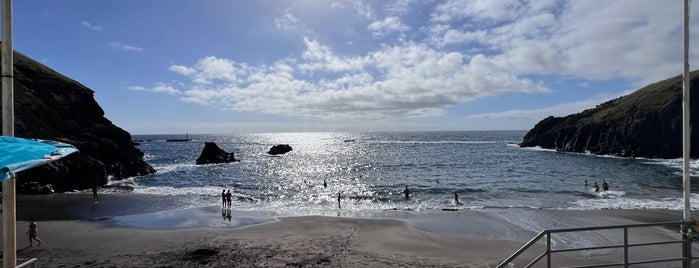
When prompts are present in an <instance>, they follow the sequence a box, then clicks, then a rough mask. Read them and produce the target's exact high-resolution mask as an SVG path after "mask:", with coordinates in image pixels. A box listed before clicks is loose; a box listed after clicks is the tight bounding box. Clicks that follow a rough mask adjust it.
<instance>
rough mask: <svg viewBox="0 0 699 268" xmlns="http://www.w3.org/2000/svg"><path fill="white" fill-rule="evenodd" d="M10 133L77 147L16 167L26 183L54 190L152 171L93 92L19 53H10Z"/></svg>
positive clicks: (89, 185) (128, 135) (126, 133)
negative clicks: (38, 162)
mask: <svg viewBox="0 0 699 268" xmlns="http://www.w3.org/2000/svg"><path fill="white" fill-rule="evenodd" d="M14 67H15V70H14V76H15V80H14V81H15V82H14V100H15V105H14V107H15V109H14V111H15V136H17V137H23V138H38V139H47V140H56V141H61V142H65V143H69V144H72V145H74V146H75V147H77V148H78V149H79V150H80V152H78V153H74V154H71V155H69V156H67V157H65V158H63V159H61V160H58V161H55V162H52V163H50V164H47V165H43V166H40V167H37V168H33V169H30V170H26V171H22V172H19V173H18V175H17V179H18V185H19V184H20V183H25V182H38V183H39V184H52V185H53V188H54V189H55V190H56V191H59V192H60V191H67V190H73V189H87V188H90V187H92V185H94V184H95V183H97V184H99V185H104V184H105V183H107V176H110V177H111V178H112V179H114V180H119V179H122V178H126V177H131V176H139V175H146V174H151V173H154V172H155V169H153V168H152V167H151V166H150V165H148V164H147V163H146V162H145V161H144V160H143V152H141V151H140V150H139V149H138V148H136V147H135V146H134V145H133V143H132V142H131V135H130V134H129V133H128V132H126V131H124V130H123V129H121V128H119V127H117V126H115V125H114V124H112V122H111V121H109V120H108V119H107V118H105V117H104V111H103V110H102V108H101V107H100V106H99V104H97V102H96V101H95V99H94V96H93V95H94V91H92V90H91V89H89V88H87V87H85V86H83V85H82V84H80V83H78V82H77V81H75V80H73V79H70V78H68V77H66V76H64V75H62V74H60V73H58V72H56V71H54V70H52V69H50V68H48V67H46V66H44V65H43V64H41V63H39V62H36V61H34V60H32V59H30V58H29V57H27V56H25V55H22V54H21V53H18V52H15V53H14Z"/></svg>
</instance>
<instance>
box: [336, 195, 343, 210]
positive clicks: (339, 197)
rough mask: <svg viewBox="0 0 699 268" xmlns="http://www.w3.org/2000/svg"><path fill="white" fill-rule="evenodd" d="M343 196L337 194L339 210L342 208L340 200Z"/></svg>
mask: <svg viewBox="0 0 699 268" xmlns="http://www.w3.org/2000/svg"><path fill="white" fill-rule="evenodd" d="M341 198H342V196H341V195H340V192H337V208H342V205H340V199H341Z"/></svg>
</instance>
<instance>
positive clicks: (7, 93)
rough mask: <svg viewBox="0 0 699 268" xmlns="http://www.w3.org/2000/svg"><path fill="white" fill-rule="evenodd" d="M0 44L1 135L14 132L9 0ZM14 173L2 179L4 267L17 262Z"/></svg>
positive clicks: (4, 1) (13, 265) (4, 13)
mask: <svg viewBox="0 0 699 268" xmlns="http://www.w3.org/2000/svg"><path fill="white" fill-rule="evenodd" d="M0 8H1V9H2V13H1V14H0V15H2V18H0V19H2V26H1V27H2V28H1V29H2V45H0V53H1V54H0V56H1V57H2V58H1V59H0V61H1V63H0V64H1V65H0V69H1V70H0V73H1V75H2V77H1V80H0V82H1V83H2V135H4V136H14V135H15V118H14V114H15V111H14V96H13V95H14V93H13V91H14V77H13V74H14V66H13V61H14V60H13V58H12V57H13V55H12V50H13V49H12V0H2V6H1V7H0ZM15 208H16V207H15V174H14V173H13V174H10V178H9V179H7V180H4V181H3V182H2V255H3V256H2V257H3V258H2V259H3V267H5V268H8V267H15V266H16V265H17V226H16V217H17V214H16V212H15Z"/></svg>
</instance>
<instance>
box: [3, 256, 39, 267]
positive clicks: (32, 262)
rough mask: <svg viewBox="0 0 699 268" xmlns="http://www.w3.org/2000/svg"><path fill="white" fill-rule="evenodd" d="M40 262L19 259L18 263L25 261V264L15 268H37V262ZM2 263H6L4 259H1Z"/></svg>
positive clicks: (34, 259)
mask: <svg viewBox="0 0 699 268" xmlns="http://www.w3.org/2000/svg"><path fill="white" fill-rule="evenodd" d="M38 260H39V259H38V258H31V259H17V261H24V262H23V263H20V264H19V265H17V266H15V268H36V261H38ZM0 262H4V260H3V259H2V258H0Z"/></svg>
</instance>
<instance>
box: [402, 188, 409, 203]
mask: <svg viewBox="0 0 699 268" xmlns="http://www.w3.org/2000/svg"><path fill="white" fill-rule="evenodd" d="M403 195H405V200H408V199H410V190H408V185H406V186H405V190H403Z"/></svg>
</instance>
